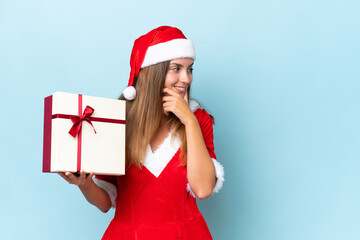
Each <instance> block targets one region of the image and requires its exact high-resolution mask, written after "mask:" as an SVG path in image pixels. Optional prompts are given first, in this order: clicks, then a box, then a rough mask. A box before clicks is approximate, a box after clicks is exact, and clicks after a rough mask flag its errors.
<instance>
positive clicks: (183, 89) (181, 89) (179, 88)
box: [174, 87, 185, 91]
mask: <svg viewBox="0 0 360 240" xmlns="http://www.w3.org/2000/svg"><path fill="white" fill-rule="evenodd" d="M174 88H176V89H178V90H180V91H185V88H184V87H183V88H182V87H174Z"/></svg>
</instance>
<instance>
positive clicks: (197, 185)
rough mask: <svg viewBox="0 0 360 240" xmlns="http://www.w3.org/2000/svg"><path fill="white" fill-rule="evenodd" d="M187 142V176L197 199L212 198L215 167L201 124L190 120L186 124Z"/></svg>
mask: <svg viewBox="0 0 360 240" xmlns="http://www.w3.org/2000/svg"><path fill="white" fill-rule="evenodd" d="M185 129H186V141H187V176H188V181H189V185H190V187H191V189H192V191H193V192H194V194H195V195H196V197H198V198H200V199H203V198H208V197H210V196H211V194H212V192H213V188H214V186H215V182H216V177H215V167H214V164H213V162H212V160H211V158H210V155H209V153H208V151H207V148H206V145H205V142H204V138H203V135H202V132H201V129H200V126H199V123H198V121H197V119H196V117H195V115H194V119H191V120H190V119H189V121H188V122H186V124H185Z"/></svg>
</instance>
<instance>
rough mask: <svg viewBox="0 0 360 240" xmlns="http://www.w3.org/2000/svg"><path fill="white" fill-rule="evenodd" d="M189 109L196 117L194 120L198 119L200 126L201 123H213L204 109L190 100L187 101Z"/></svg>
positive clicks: (196, 102)
mask: <svg viewBox="0 0 360 240" xmlns="http://www.w3.org/2000/svg"><path fill="white" fill-rule="evenodd" d="M189 107H190V109H191V111H192V112H193V113H194V115H195V116H196V118H197V119H198V121H199V123H200V125H201V124H202V123H206V122H210V121H211V123H214V118H213V116H211V115H210V114H209V113H208V112H207V111H206V110H205V109H204V107H203V106H201V104H200V103H199V102H198V101H196V100H194V99H191V100H190V101H189Z"/></svg>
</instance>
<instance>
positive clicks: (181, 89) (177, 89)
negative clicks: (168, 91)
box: [174, 86, 187, 93]
mask: <svg viewBox="0 0 360 240" xmlns="http://www.w3.org/2000/svg"><path fill="white" fill-rule="evenodd" d="M174 88H175V89H176V91H177V92H179V93H185V91H186V90H187V87H176V86H174Z"/></svg>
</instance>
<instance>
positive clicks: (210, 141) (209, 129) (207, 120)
mask: <svg viewBox="0 0 360 240" xmlns="http://www.w3.org/2000/svg"><path fill="white" fill-rule="evenodd" d="M194 114H195V116H196V118H197V119H198V122H199V125H200V129H201V132H202V135H203V138H204V142H205V145H206V148H207V150H208V152H209V155H210V157H211V158H213V159H216V155H215V152H214V134H213V122H212V120H211V117H210V115H209V114H208V113H207V112H206V111H205V110H203V109H198V110H196V111H195V113H194Z"/></svg>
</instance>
